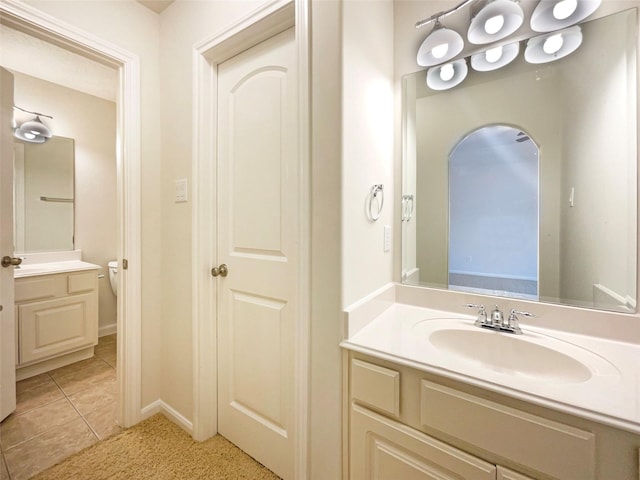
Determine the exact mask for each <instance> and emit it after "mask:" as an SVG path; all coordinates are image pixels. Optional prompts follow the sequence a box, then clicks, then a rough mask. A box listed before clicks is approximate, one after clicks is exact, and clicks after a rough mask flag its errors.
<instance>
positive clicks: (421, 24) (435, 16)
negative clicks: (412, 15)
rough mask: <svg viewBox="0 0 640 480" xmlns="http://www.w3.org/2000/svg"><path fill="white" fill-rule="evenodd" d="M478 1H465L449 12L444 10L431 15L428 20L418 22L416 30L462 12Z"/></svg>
mask: <svg viewBox="0 0 640 480" xmlns="http://www.w3.org/2000/svg"><path fill="white" fill-rule="evenodd" d="M475 1H476V0H463V1H462V2H460V3H459V4H458V5H456V6H455V7H453V8H450V9H449V10H443V11H441V12H438V13H434V14H433V15H431V16H430V17H429V18H426V19H424V20H420V21H419V22H416V28H420V27H424V26H425V25H427V24H428V23H431V22H434V21H437V20H439V19H441V18H442V17H446V16H447V15H451V14H452V13H455V12H457V11H458V10H460V9H461V8H464V7H466V6H467V5H469V4H470V3H473V2H475Z"/></svg>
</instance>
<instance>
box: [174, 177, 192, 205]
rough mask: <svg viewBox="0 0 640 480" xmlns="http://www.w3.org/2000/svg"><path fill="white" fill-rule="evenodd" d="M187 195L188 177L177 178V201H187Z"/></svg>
mask: <svg viewBox="0 0 640 480" xmlns="http://www.w3.org/2000/svg"><path fill="white" fill-rule="evenodd" d="M188 199H189V198H188V195H187V179H186V178H180V179H178V180H176V203H179V202H186V201H187V200H188Z"/></svg>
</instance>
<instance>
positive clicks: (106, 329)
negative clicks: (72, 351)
mask: <svg viewBox="0 0 640 480" xmlns="http://www.w3.org/2000/svg"><path fill="white" fill-rule="evenodd" d="M117 331H118V324H117V323H112V324H111V325H101V326H100V327H98V337H104V336H106V335H113V334H114V333H116V332H117Z"/></svg>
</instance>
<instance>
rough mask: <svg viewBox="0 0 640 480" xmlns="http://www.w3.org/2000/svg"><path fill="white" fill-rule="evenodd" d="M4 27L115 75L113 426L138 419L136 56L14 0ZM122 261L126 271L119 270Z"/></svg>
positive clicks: (5, 1)
mask: <svg viewBox="0 0 640 480" xmlns="http://www.w3.org/2000/svg"><path fill="white" fill-rule="evenodd" d="M0 19H1V21H2V23H3V24H4V25H7V26H9V27H11V28H13V29H16V30H19V31H21V32H24V33H27V34H29V35H32V36H35V37H37V38H40V39H43V40H45V41H48V42H50V43H53V44H55V45H57V46H59V47H61V48H64V49H67V50H70V51H72V52H74V53H78V54H80V55H83V56H85V57H87V58H89V59H91V60H94V61H97V62H100V63H102V64H104V65H107V66H109V67H112V68H114V69H116V70H118V73H119V84H118V89H117V99H116V105H117V107H116V108H117V118H116V145H117V148H116V170H117V199H118V200H117V218H118V235H117V251H118V255H117V256H118V264H119V266H120V270H121V271H122V275H119V278H120V282H119V287H118V307H117V330H118V340H117V349H118V359H117V379H118V398H119V402H118V414H117V419H118V423H119V424H120V425H121V426H123V427H125V428H126V427H130V426H132V425H134V424H136V423H138V422H139V421H140V420H141V380H142V376H141V350H142V349H141V332H142V327H141V305H142V302H141V296H140V288H141V248H140V247H141V232H140V230H141V222H140V218H141V217H140V60H139V58H138V56H137V55H135V54H133V53H131V52H128V51H127V50H125V49H123V48H121V47H119V46H117V45H114V44H112V43H110V42H107V41H106V40H103V39H101V38H98V37H96V36H94V35H93V34H90V33H88V32H85V31H84V30H82V29H80V28H77V27H75V26H73V25H70V24H68V23H66V22H63V21H61V20H59V19H57V18H55V17H53V16H51V15H48V14H46V13H44V12H42V11H40V10H38V9H36V8H33V7H31V6H29V5H27V4H24V3H22V2H20V1H16V0H0ZM123 260H126V263H127V268H123V267H124V266H123Z"/></svg>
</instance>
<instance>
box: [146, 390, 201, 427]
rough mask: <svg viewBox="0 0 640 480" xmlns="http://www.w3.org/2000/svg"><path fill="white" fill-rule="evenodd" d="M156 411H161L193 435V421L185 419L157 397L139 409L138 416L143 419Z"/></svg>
mask: <svg viewBox="0 0 640 480" xmlns="http://www.w3.org/2000/svg"><path fill="white" fill-rule="evenodd" d="M156 413H162V414H163V415H164V416H166V417H167V418H168V419H169V420H171V421H172V422H173V423H175V424H177V425H178V426H179V427H180V428H182V429H183V430H185V431H186V432H187V433H188V434H189V435H193V423H192V422H190V421H189V420H187V419H186V418H185V417H184V416H182V415H181V414H180V413H178V412H177V411H176V410H175V409H173V408H172V407H171V406H169V405H167V404H166V403H164V402H163V401H162V400H160V399H158V400H156V401H155V402H152V403H150V404H149V405H147V406H146V407H144V408H143V409H142V410H141V411H140V416H141V417H142V419H143V420H145V419H147V418H149V417H152V416H154V415H155V414H156Z"/></svg>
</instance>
